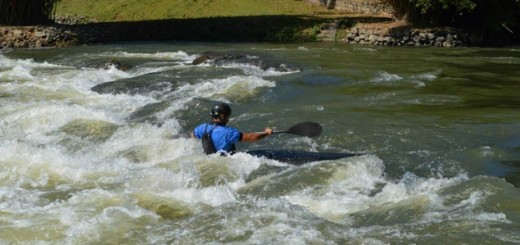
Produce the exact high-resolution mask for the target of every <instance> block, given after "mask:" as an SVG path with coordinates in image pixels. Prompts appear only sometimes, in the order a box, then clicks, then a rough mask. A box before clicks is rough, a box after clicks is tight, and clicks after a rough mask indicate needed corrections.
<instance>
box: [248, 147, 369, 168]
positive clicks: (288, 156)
mask: <svg viewBox="0 0 520 245" xmlns="http://www.w3.org/2000/svg"><path fill="white" fill-rule="evenodd" d="M246 153H247V154H250V155H253V156H258V157H265V158H267V159H272V160H277V161H280V162H284V163H287V164H292V165H302V164H305V163H309V162H316V161H325V160H336V159H341V158H347V157H354V156H361V155H365V154H363V153H324V152H306V151H285V150H252V151H246Z"/></svg>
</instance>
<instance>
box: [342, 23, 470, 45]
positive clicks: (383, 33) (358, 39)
mask: <svg viewBox="0 0 520 245" xmlns="http://www.w3.org/2000/svg"><path fill="white" fill-rule="evenodd" d="M342 42H344V43H348V44H362V45H383V46H434V47H460V46H466V45H468V38H467V35H466V34H465V33H463V32H462V31H461V30H458V29H455V28H450V27H438V28H412V27H411V26H409V25H406V24H400V23H388V24H386V25H385V24H378V25H374V24H372V25H357V26H354V27H352V28H351V29H350V30H349V32H348V34H347V36H346V38H344V39H343V40H342Z"/></svg>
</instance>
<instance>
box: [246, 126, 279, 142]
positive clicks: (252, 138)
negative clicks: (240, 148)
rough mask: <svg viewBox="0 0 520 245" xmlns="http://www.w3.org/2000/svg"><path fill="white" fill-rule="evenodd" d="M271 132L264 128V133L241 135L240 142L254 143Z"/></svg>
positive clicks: (271, 131)
mask: <svg viewBox="0 0 520 245" xmlns="http://www.w3.org/2000/svg"><path fill="white" fill-rule="evenodd" d="M272 133H273V130H272V129H270V128H266V129H265V130H264V132H260V133H242V141H244V142H255V141H258V140H261V139H263V138H265V137H266V136H268V135H271V134H272Z"/></svg>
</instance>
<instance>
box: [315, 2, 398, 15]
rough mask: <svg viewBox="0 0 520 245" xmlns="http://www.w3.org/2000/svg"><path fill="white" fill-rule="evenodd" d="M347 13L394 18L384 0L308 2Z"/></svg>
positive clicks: (391, 9)
mask: <svg viewBox="0 0 520 245" xmlns="http://www.w3.org/2000/svg"><path fill="white" fill-rule="evenodd" d="M306 1H307V2H309V3H312V4H319V5H322V6H324V7H326V8H328V9H335V10H339V11H342V12H346V13H353V14H368V15H383V16H392V13H393V8H392V6H390V4H388V3H385V1H384V0H306Z"/></svg>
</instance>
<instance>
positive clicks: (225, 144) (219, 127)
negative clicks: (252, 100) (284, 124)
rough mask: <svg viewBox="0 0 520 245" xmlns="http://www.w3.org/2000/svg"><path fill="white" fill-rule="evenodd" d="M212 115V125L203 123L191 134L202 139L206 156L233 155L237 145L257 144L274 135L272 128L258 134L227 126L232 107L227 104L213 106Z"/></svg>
mask: <svg viewBox="0 0 520 245" xmlns="http://www.w3.org/2000/svg"><path fill="white" fill-rule="evenodd" d="M210 115H211V123H203V124H201V125H199V126H197V127H196V128H195V129H194V130H193V132H191V136H192V137H195V138H197V139H202V146H203V148H204V153H206V154H212V153H215V152H221V153H224V154H228V153H229V154H233V153H235V152H236V146H235V144H236V143H238V142H255V141H258V140H260V139H263V138H265V137H266V136H268V135H271V134H272V133H273V130H272V129H270V128H266V129H265V130H264V131H263V132H258V133H242V132H240V131H238V129H236V128H233V127H229V126H227V125H226V124H227V123H228V122H229V117H230V116H231V107H230V106H229V105H228V104H226V103H217V104H215V105H213V107H212V108H211V113H210Z"/></svg>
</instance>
